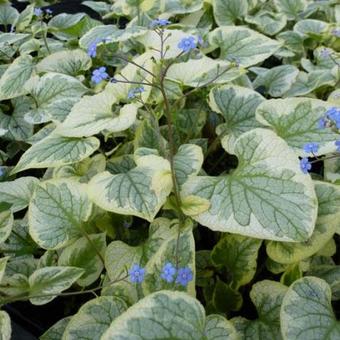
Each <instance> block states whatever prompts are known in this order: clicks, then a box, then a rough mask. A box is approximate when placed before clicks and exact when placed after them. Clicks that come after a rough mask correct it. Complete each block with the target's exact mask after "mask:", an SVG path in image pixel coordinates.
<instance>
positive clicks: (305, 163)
mask: <svg viewBox="0 0 340 340" xmlns="http://www.w3.org/2000/svg"><path fill="white" fill-rule="evenodd" d="M300 168H301V170H302V172H303V173H304V174H307V173H308V171H309V170H310V169H311V168H312V164H310V162H309V160H308V158H307V157H304V158H302V159H300Z"/></svg>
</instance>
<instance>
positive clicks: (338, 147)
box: [335, 140, 340, 152]
mask: <svg viewBox="0 0 340 340" xmlns="http://www.w3.org/2000/svg"><path fill="white" fill-rule="evenodd" d="M335 146H336V151H338V152H340V140H337V141H335Z"/></svg>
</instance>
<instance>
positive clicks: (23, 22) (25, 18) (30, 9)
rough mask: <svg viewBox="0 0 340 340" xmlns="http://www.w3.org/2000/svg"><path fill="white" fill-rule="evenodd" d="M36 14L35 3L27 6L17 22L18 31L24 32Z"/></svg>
mask: <svg viewBox="0 0 340 340" xmlns="http://www.w3.org/2000/svg"><path fill="white" fill-rule="evenodd" d="M33 14H34V5H29V6H27V7H26V8H25V9H24V10H23V11H22V12H21V13H20V14H19V17H18V19H17V20H16V22H15V28H16V31H17V32H23V31H24V30H25V29H26V28H27V27H28V26H29V25H30V23H31V21H32V18H33Z"/></svg>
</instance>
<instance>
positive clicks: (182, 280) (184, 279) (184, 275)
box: [176, 267, 193, 287]
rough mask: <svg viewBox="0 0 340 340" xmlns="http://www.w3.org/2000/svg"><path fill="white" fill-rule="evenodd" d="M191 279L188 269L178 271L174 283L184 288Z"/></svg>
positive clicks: (190, 272)
mask: <svg viewBox="0 0 340 340" xmlns="http://www.w3.org/2000/svg"><path fill="white" fill-rule="evenodd" d="M192 278H193V275H192V271H191V269H190V268H189V267H184V268H180V269H178V273H177V278H176V283H179V284H180V285H182V286H184V287H185V286H186V285H187V284H188V283H189V282H190V281H191V280H192Z"/></svg>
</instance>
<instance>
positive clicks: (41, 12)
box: [34, 7, 53, 17]
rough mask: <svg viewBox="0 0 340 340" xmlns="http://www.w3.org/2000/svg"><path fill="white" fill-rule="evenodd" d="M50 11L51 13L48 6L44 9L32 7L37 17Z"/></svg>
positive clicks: (49, 13)
mask: <svg viewBox="0 0 340 340" xmlns="http://www.w3.org/2000/svg"><path fill="white" fill-rule="evenodd" d="M52 13H53V12H52V10H50V9H49V8H46V9H45V10H43V9H41V8H39V7H36V8H34V15H35V16H37V17H41V16H43V15H44V14H47V15H51V14H52Z"/></svg>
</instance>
